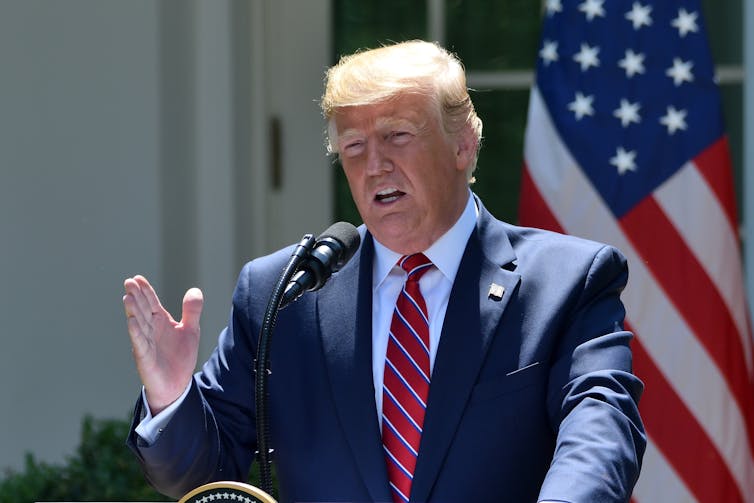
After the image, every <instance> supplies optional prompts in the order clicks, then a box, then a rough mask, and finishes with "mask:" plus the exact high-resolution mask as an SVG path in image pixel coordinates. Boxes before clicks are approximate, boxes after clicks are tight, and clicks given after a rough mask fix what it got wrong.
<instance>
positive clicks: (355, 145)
mask: <svg viewBox="0 0 754 503" xmlns="http://www.w3.org/2000/svg"><path fill="white" fill-rule="evenodd" d="M362 150H364V142H363V141H352V142H349V143H346V144H345V146H344V147H343V153H344V154H346V155H348V156H353V155H358V154H359V153H361V151H362Z"/></svg>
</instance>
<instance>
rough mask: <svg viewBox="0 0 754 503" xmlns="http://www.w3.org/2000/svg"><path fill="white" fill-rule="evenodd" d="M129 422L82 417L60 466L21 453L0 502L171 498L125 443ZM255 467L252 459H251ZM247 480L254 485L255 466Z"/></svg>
mask: <svg viewBox="0 0 754 503" xmlns="http://www.w3.org/2000/svg"><path fill="white" fill-rule="evenodd" d="M129 426H130V421H129V420H128V419H125V420H116V419H93V418H92V417H89V416H87V417H85V418H84V421H83V424H82V429H81V445H80V446H79V447H78V448H77V449H76V451H75V453H74V454H73V455H72V456H69V457H68V458H66V462H65V463H64V464H62V465H56V464H49V463H45V462H40V461H38V460H37V459H35V457H34V456H33V455H31V454H27V455H26V461H25V466H24V468H23V469H22V470H21V471H15V470H9V471H7V472H6V473H5V474H4V477H3V479H2V480H1V481H0V503H33V502H36V501H174V500H172V499H170V498H167V497H165V496H163V495H161V494H159V493H158V492H156V491H155V490H154V489H152V488H151V486H149V485H148V484H147V482H146V480H145V479H144V476H143V474H142V472H141V468H140V467H139V464H138V462H137V461H136V457H135V456H134V455H133V453H132V452H131V451H130V449H128V447H126V443H125V439H126V436H127V435H128V431H129ZM254 466H255V467H256V463H255V464H254ZM249 483H251V484H253V485H256V486H257V487H258V486H259V477H258V473H256V470H253V471H252V472H251V473H250V474H249Z"/></svg>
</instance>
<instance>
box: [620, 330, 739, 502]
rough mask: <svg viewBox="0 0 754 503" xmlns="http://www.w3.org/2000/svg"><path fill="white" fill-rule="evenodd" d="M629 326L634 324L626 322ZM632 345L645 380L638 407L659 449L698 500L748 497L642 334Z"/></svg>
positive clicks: (636, 368)
mask: <svg viewBox="0 0 754 503" xmlns="http://www.w3.org/2000/svg"><path fill="white" fill-rule="evenodd" d="M626 329H628V330H631V327H629V325H628V324H626ZM631 349H632V350H633V354H634V372H635V374H636V375H637V376H638V377H639V378H640V379H641V380H642V381H644V384H645V389H644V394H643V395H642V397H641V401H640V402H639V410H640V411H641V417H642V419H643V421H644V425H645V426H646V428H647V432H648V434H649V435H650V437H651V439H652V441H653V442H654V443H655V445H656V446H657V448H658V450H660V451H661V452H662V453H663V455H664V456H665V458H666V459H667V460H668V462H669V463H670V464H671V465H672V466H673V468H674V469H675V471H676V472H677V473H678V475H679V476H680V477H681V479H682V480H683V482H684V483H685V484H686V486H687V487H688V488H689V490H690V491H691V492H692V493H693V494H694V496H696V499H697V500H698V501H725V502H737V501H740V502H743V501H745V500H744V497H743V495H742V494H741V492H740V489H739V487H738V485H737V484H736V481H735V478H734V477H733V474H732V473H731V472H730V469H729V467H728V465H727V464H726V463H725V460H724V459H723V458H722V456H721V455H720V452H719V451H718V450H717V448H716V447H715V445H714V443H713V442H712V441H711V439H710V438H709V436H707V434H706V433H705V432H704V430H703V429H702V428H701V426H700V425H699V423H698V422H697V421H696V419H695V418H694V415H693V414H692V413H691V411H690V410H689V409H688V408H687V407H686V405H685V404H684V403H683V401H682V400H681V398H680V397H679V396H678V394H677V393H676V392H675V390H674V389H673V388H672V386H670V384H668V382H667V380H666V379H665V377H664V376H663V375H662V372H661V371H660V370H659V369H658V368H657V366H656V365H655V363H654V361H653V360H652V357H651V356H649V353H647V351H646V349H645V348H644V346H643V344H642V342H641V337H638V338H635V339H634V340H633V343H632V344H631Z"/></svg>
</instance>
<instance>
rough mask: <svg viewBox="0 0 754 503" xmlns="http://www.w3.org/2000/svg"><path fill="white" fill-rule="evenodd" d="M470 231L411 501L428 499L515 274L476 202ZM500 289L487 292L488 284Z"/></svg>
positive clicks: (504, 240) (505, 246)
mask: <svg viewBox="0 0 754 503" xmlns="http://www.w3.org/2000/svg"><path fill="white" fill-rule="evenodd" d="M477 204H479V206H480V217H479V221H478V223H477V228H476V230H475V231H474V232H473V233H472V235H471V237H470V239H469V242H468V244H467V246H466V250H465V252H464V255H463V258H462V259H461V265H460V267H459V269H458V274H457V275H456V279H455V282H454V284H453V288H452V290H451V295H450V300H449V301H448V309H447V312H446V315H445V321H444V323H443V329H442V335H441V337H440V345H439V348H438V351H437V356H436V358H435V365H434V368H433V371H432V383H431V384H430V390H429V399H428V403H427V413H426V417H425V420H424V431H423V433H422V440H421V446H420V450H419V459H418V460H417V466H416V471H415V473H414V481H413V486H412V490H411V499H412V501H426V500H428V499H429V496H430V492H431V490H432V486H433V485H434V483H435V480H436V479H437V476H438V475H439V473H440V469H441V467H442V464H443V462H444V459H445V455H446V453H447V451H448V449H449V447H450V444H451V442H452V440H453V438H454V436H455V431H456V428H457V427H458V424H459V422H460V420H461V417H462V415H463V412H464V410H465V408H466V404H467V402H468V399H469V396H470V394H471V391H472V388H473V387H474V384H475V382H476V380H477V375H478V374H479V370H480V368H481V366H482V363H483V362H484V359H485V355H486V354H487V349H488V348H489V345H490V341H491V339H492V337H493V335H494V333H495V329H496V327H497V326H498V323H499V321H500V316H501V315H502V313H503V311H504V309H505V306H506V305H507V303H508V302H509V300H510V299H511V296H512V293H513V291H514V289H515V288H516V285H517V284H518V281H519V275H518V274H516V273H513V272H510V271H507V270H505V269H503V266H505V265H507V264H510V263H512V262H513V261H515V254H514V252H513V247H512V246H511V244H510V241H509V240H508V237H507V236H506V234H505V232H504V231H503V230H502V228H501V227H502V226H501V225H499V223H497V222H496V221H495V220H494V219H493V218H492V216H491V215H490V214H489V213H487V211H486V210H485V209H484V207H483V206H481V203H480V202H479V201H478V200H477ZM493 284H495V285H499V286H502V287H503V291H502V295H498V294H499V293H500V289H499V288H495V289H494V290H495V292H494V294H492V295H491V294H490V291H491V285H493Z"/></svg>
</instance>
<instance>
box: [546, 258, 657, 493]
mask: <svg viewBox="0 0 754 503" xmlns="http://www.w3.org/2000/svg"><path fill="white" fill-rule="evenodd" d="M627 278H628V269H627V265H626V261H625V258H624V257H623V256H622V255H621V254H620V252H618V251H617V250H615V249H614V248H612V247H609V246H606V247H603V248H601V249H600V250H599V251H598V252H597V254H596V255H595V258H594V260H593V262H592V264H591V267H590V268H589V271H588V273H587V274H586V277H585V278H584V279H583V287H582V291H581V292H580V294H579V295H578V301H577V302H576V303H575V305H574V306H573V307H572V308H569V312H568V313H567V316H566V318H565V319H566V320H567V321H566V323H565V328H564V330H563V333H562V336H561V337H560V339H559V342H558V346H557V349H556V351H555V355H554V358H553V362H552V366H551V370H550V376H549V385H548V396H547V410H548V414H549V420H550V423H551V425H552V427H553V429H554V431H556V433H557V439H556V446H555V452H554V456H553V460H552V464H551V466H550V468H549V470H548V472H547V475H546V477H545V480H544V483H543V485H542V488H541V492H540V495H539V500H540V501H541V500H553V501H567V502H582V501H589V502H624V501H625V502H627V501H629V499H630V497H631V491H632V489H633V486H634V484H635V483H636V480H637V479H638V476H639V471H640V467H641V459H642V456H643V454H644V449H645V446H646V436H645V433H644V428H643V425H642V422H641V418H640V416H639V410H638V401H639V397H640V395H641V393H642V391H643V384H642V382H641V381H640V380H639V379H638V378H637V377H636V376H634V375H633V373H632V363H631V358H632V357H631V348H630V345H629V344H630V341H631V338H632V334H631V333H630V332H628V331H625V330H623V319H624V315H625V311H624V307H623V304H622V302H621V301H620V294H621V291H622V290H623V288H624V287H625V286H626V281H627Z"/></svg>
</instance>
